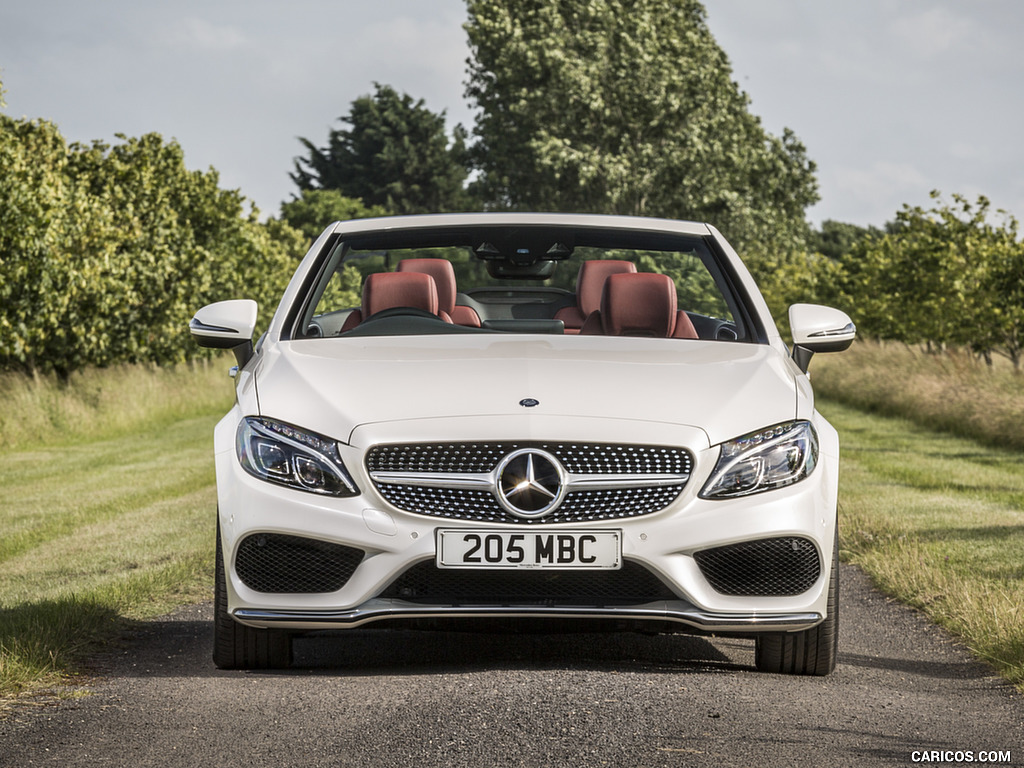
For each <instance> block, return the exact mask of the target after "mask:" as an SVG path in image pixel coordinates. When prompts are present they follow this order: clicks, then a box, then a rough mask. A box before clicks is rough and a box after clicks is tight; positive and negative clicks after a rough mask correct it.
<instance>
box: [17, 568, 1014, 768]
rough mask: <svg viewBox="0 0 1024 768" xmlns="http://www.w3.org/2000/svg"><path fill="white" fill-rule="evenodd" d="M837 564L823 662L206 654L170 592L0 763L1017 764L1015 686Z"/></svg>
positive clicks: (444, 652) (523, 639)
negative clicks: (838, 596)
mask: <svg viewBox="0 0 1024 768" xmlns="http://www.w3.org/2000/svg"><path fill="white" fill-rule="evenodd" d="M842 578H843V585H842V609H841V613H840V615H841V617H842V630H841V631H842V641H841V642H842V646H841V654H840V657H839V666H838V668H837V670H836V672H835V673H834V675H832V676H831V677H828V678H791V677H781V676H775V675H767V674H759V673H757V672H754V671H753V669H752V664H753V644H752V643H751V642H749V641H737V640H717V639H716V640H706V639H702V638H691V637H686V636H653V637H648V636H641V635H476V634H462V633H450V634H449V633H426V632H405V631H396V632H384V633H382V632H372V631H358V632H353V633H350V634H347V635H342V636H337V635H335V636H333V637H325V636H319V637H310V638H306V639H303V640H300V641H297V642H296V660H297V662H298V664H299V665H300V666H299V668H298V669H294V670H289V671H287V672H273V673H255V672H222V671H219V670H217V669H215V668H214V667H213V664H212V662H211V661H210V642H211V620H212V606H210V605H205V606H198V607H192V608H187V609H184V610H182V611H180V612H178V613H176V614H175V615H173V616H171V617H168V618H165V619H162V620H158V621H154V622H149V623H146V624H144V625H142V626H141V627H139V629H138V631H137V632H135V633H134V634H133V635H132V637H130V638H129V639H128V641H127V642H126V643H124V644H122V645H121V646H120V647H118V648H116V649H112V650H111V651H110V652H109V653H107V654H105V655H104V656H103V657H102V658H100V659H98V660H97V670H98V674H97V677H96V679H95V680H94V681H92V682H91V683H90V685H89V686H88V692H89V694H90V695H87V696H83V697H81V698H77V699H73V700H68V701H64V702H63V703H60V704H57V705H48V706H38V705H34V706H28V705H22V706H18V707H17V708H16V709H15V710H14V712H13V713H12V714H11V715H9V716H8V717H6V718H5V719H3V720H0V766H3V767H4V768H6V767H8V766H11V767H13V766H19V767H20V766H37V765H42V766H56V765H59V766H63V767H70V768H83V767H85V766H160V767H161V768H170V767H173V766H275V767H278V766H303V767H305V766H360V768H375V767H376V766H400V767H401V768H429V767H430V766H458V767H459V768H462V767H464V766H484V767H490V766H494V767H495V768H497V767H498V766H552V767H558V768H562V767H563V766H604V765H607V766H758V765H765V766H789V765H794V766H795V765H801V766H857V767H858V768H859V767H860V766H875V765H884V766H892V765H949V764H956V763H955V762H954V761H955V759H956V758H957V757H963V758H965V759H966V758H968V756H970V757H973V763H970V764H975V765H978V764H984V763H983V762H982V759H983V758H984V757H988V755H986V754H983V753H988V752H990V751H994V752H996V753H997V754H996V755H995V756H994V757H995V759H996V762H994V763H989V764H996V765H1024V698H1022V697H1021V695H1020V694H1018V693H1016V692H1015V691H1014V690H1013V689H1012V688H1010V687H1009V686H1007V685H1005V684H1003V683H1001V682H1000V681H999V680H998V679H996V678H994V677H993V676H992V673H991V670H990V669H988V668H987V667H985V666H983V665H981V664H978V663H976V662H974V661H972V660H971V659H970V657H969V656H968V655H967V654H966V652H965V651H963V650H962V649H961V648H959V647H957V646H956V645H955V644H954V643H952V642H951V641H950V640H949V639H948V638H947V637H946V636H945V635H944V633H942V632H941V631H940V630H937V629H936V628H934V627H933V626H931V625H930V624H929V623H927V622H926V621H925V620H923V619H922V618H921V617H919V616H918V615H916V614H915V613H913V612H912V611H910V610H908V609H906V608H903V607H901V606H898V605H895V604H893V603H891V602H889V601H887V600H886V599H885V598H883V597H881V596H880V595H878V594H877V593H876V592H874V591H873V590H871V589H870V587H869V586H868V584H867V582H866V580H865V578H864V577H863V576H862V575H861V574H860V573H859V572H858V571H856V570H854V569H852V568H849V567H847V566H844V567H843V571H842ZM922 751H924V752H926V753H927V754H925V755H924V757H925V758H926V759H925V760H921V758H922V755H921V754H920V753H921V752H922ZM932 752H935V753H937V754H931V753H932ZM958 752H959V753H962V754H960V755H957V753H958ZM1007 752H1008V753H1009V761H1006V760H1005V759H1004V758H1005V757H1006V754H1005V753H1007ZM942 753H948V754H942ZM967 753H970V755H968V754H967ZM998 753H1003V754H998ZM936 758H937V759H936ZM943 758H950V760H943ZM963 764H968V763H967V762H964V763H963Z"/></svg>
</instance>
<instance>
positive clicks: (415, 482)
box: [366, 441, 693, 525]
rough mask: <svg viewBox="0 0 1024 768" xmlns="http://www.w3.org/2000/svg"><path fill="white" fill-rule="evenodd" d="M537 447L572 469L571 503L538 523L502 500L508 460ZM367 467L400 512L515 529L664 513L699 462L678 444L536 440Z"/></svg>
mask: <svg viewBox="0 0 1024 768" xmlns="http://www.w3.org/2000/svg"><path fill="white" fill-rule="evenodd" d="M528 448H532V449H537V450H541V451H545V452H547V453H549V454H550V455H551V456H554V457H555V458H556V459H557V460H558V461H559V463H560V464H561V465H562V467H563V468H564V469H565V485H566V494H565V499H564V501H563V502H562V503H561V505H560V506H558V507H557V508H555V509H554V510H552V511H551V512H550V513H548V514H545V515H543V516H537V517H530V518H526V517H519V516H517V515H514V514H511V513H510V512H509V511H507V510H506V509H505V508H503V505H502V504H501V503H500V502H499V500H498V497H497V491H496V489H497V484H498V477H497V467H498V465H499V464H500V462H501V460H502V459H503V458H504V457H505V456H507V455H508V454H510V453H512V452H514V451H518V450H522V449H528ZM366 467H367V471H368V473H369V475H370V478H371V480H372V481H373V484H374V487H375V488H376V489H377V491H378V492H379V493H380V494H381V496H383V497H384V499H385V500H387V501H388V502H389V503H390V504H392V505H394V506H395V507H397V508H399V509H401V510H404V511H406V512H412V513H414V514H420V515H429V516H432V517H441V518H446V519H458V520H472V521H475V522H495V523H502V524H513V525H523V524H526V525H535V524H546V525H551V524H557V523H569V522H590V521H595V520H610V519H622V518H629V517H637V516H641V515H648V514H652V513H654V512H659V511H661V510H663V509H665V508H666V507H667V506H669V505H670V504H671V503H672V502H673V501H675V500H676V498H678V496H679V494H680V493H682V491H683V488H685V487H686V483H687V482H688V480H689V478H690V473H691V471H692V467H693V458H692V456H691V454H690V453H689V451H687V450H685V449H683V448H678V447H674V446H645V445H612V444H607V443H577V442H571V443H568V442H567V443H554V442H533V441H515V442H513V441H509V442H495V443H485V442H473V443H423V444H385V445H378V446H374V447H373V448H371V449H370V450H369V451H368V452H367V455H366Z"/></svg>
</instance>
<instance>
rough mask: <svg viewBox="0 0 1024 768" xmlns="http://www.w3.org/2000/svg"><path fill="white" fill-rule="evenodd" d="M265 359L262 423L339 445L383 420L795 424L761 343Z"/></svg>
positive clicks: (391, 351) (287, 347) (567, 341)
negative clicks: (298, 429) (285, 425)
mask: <svg viewBox="0 0 1024 768" xmlns="http://www.w3.org/2000/svg"><path fill="white" fill-rule="evenodd" d="M260 358H261V359H260V361H259V364H258V366H257V369H256V371H255V376H256V389H257V394H258V401H259V410H260V413H261V415H263V416H267V417H270V418H275V419H280V420H282V421H287V422H289V423H293V424H296V425H298V426H303V427H306V428H308V429H312V430H315V431H317V432H319V433H321V434H324V435H328V436H331V437H333V438H335V439H338V440H341V441H343V442H349V441H350V438H351V435H352V433H353V432H354V431H355V430H356V429H357V428H358V427H360V426H365V425H369V424H375V423H380V422H401V421H408V420H414V419H446V420H451V419H455V418H458V417H477V418H478V419H479V418H480V417H503V418H502V419H501V420H500V421H501V423H502V424H503V425H505V426H503V429H505V428H507V425H508V423H509V422H508V418H509V417H518V418H521V419H523V420H526V421H528V420H530V419H533V418H537V417H553V416H554V417H587V418H589V419H595V418H596V419H600V418H604V419H611V418H614V419H619V420H631V421H638V422H657V423H661V424H672V425H679V426H687V427H695V428H698V429H701V430H703V431H704V433H705V434H706V435H707V437H708V441H709V443H710V444H712V445H713V444H715V443H718V442H721V441H723V440H728V439H730V438H733V437H736V436H738V435H741V434H745V433H747V432H750V431H752V430H755V429H759V428H761V427H764V426H768V425H771V424H774V423H778V422H782V421H786V420H789V419H792V418H794V417H795V416H796V413H797V400H798V391H799V390H798V388H797V387H796V386H795V382H794V374H793V371H792V369H791V368H790V366H789V365H788V364H787V363H786V361H785V359H784V358H783V357H782V356H781V355H780V354H779V352H778V351H776V350H775V349H774V348H772V347H770V346H767V345H762V344H739V343H728V342H712V341H680V340H676V339H635V338H629V339H625V338H607V337H600V336H595V337H579V336H569V337H538V336H515V337H509V336H500V337H496V336H490V335H487V336H484V335H470V334H465V335H462V334H459V335H445V336H415V337H412V336H399V337H395V336H392V337H379V336H378V337H361V338H349V339H345V338H339V339H311V340H302V341H286V342H280V343H277V344H268V345H267V346H266V347H265V349H264V351H263V354H261V355H260ZM530 401H536V404H535V405H533V404H530ZM496 423H497V422H496ZM528 432H529V431H528V429H527V428H526V426H525V425H524V427H523V430H522V433H523V434H528ZM502 436H503V435H495V437H502ZM638 438H639V439H643V438H642V437H639V435H638Z"/></svg>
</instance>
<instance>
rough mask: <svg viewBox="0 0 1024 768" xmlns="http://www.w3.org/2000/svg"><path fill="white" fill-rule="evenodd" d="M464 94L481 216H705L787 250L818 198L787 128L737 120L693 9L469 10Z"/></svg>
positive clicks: (624, 3)
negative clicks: (777, 132)
mask: <svg viewBox="0 0 1024 768" xmlns="http://www.w3.org/2000/svg"><path fill="white" fill-rule="evenodd" d="M468 8H469V20H468V22H467V24H466V30H467V33H468V36H469V44H470V50H471V59H470V70H469V81H468V83H467V89H466V94H467V96H468V97H469V98H470V100H471V101H472V103H473V104H474V106H475V107H477V108H478V110H479V112H478V117H477V120H476V125H475V128H474V133H475V135H476V137H477V138H478V142H477V144H475V145H474V147H473V153H474V158H475V161H476V163H477V165H478V167H479V170H480V178H479V180H478V182H477V184H476V187H477V189H478V190H479V192H480V194H481V195H482V196H483V198H484V199H485V200H487V201H488V204H489V205H490V206H491V207H499V208H505V207H507V208H514V209H531V208H532V209H558V210H569V211H579V212H599V213H621V214H635V215H648V216H666V217H671V218H690V219H703V220H707V221H710V222H712V223H714V224H715V225H716V226H718V227H719V229H721V230H722V231H723V232H724V233H725V234H726V236H727V237H729V238H730V240H732V241H733V242H734V243H736V245H737V246H739V247H740V248H742V249H747V250H750V251H753V252H754V253H765V252H768V251H776V250H778V249H779V248H780V247H785V248H799V247H801V246H802V244H803V240H804V237H805V235H806V223H805V218H804V212H805V209H806V208H807V207H808V206H809V205H811V204H812V203H814V202H815V201H816V200H817V187H816V182H815V178H814V170H815V167H814V164H813V163H812V162H811V161H810V160H809V159H808V158H807V156H806V152H805V149H804V147H803V145H802V144H801V143H800V142H799V141H798V140H797V138H796V137H795V136H794V135H793V134H792V133H791V132H790V131H788V130H787V131H785V132H784V133H783V135H782V137H781V138H779V137H775V136H772V135H770V134H768V133H767V132H766V131H765V130H764V128H763V127H762V126H761V123H760V121H759V119H758V118H757V117H755V116H754V115H752V114H751V113H750V112H749V111H748V105H749V99H748V98H747V96H746V94H744V93H743V92H742V91H741V90H740V89H739V87H738V85H737V84H736V83H735V82H733V81H732V79H731V76H732V73H731V68H730V65H729V61H728V59H727V58H726V56H725V54H724V53H723V51H722V50H721V48H719V46H718V44H717V43H716V42H715V40H714V38H713V37H712V35H711V33H710V31H709V30H708V28H707V25H706V23H705V11H704V8H703V6H702V5H701V3H699V2H697V1H696V0H586V1H584V0H517V1H516V2H511V1H510V0H468Z"/></svg>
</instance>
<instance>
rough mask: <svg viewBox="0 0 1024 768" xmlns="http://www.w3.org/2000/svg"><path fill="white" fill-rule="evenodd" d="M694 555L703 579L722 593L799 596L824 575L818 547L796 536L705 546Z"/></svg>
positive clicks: (753, 595) (744, 595)
mask: <svg viewBox="0 0 1024 768" xmlns="http://www.w3.org/2000/svg"><path fill="white" fill-rule="evenodd" d="M693 557H694V559H695V560H696V561H697V565H698V566H699V567H700V571H701V573H702V574H703V575H704V578H705V579H707V580H708V583H709V584H711V586H712V587H713V588H714V590H715V591H716V592H720V593H721V594H723V595H735V596H743V597H783V596H786V595H799V594H801V593H803V592H806V591H807V590H808V589H810V588H811V587H812V586H813V585H814V582H816V581H817V580H818V577H819V576H820V575H821V558H820V557H819V555H818V548H817V547H816V546H815V545H814V542H812V541H809V540H808V539H803V538H799V537H795V536H792V537H784V538H777V539H758V540H757V541H745V542H742V543H740V544H730V545H728V546H725V547H716V548H715V549H705V550H703V551H701V552H697V553H695V554H694V556H693Z"/></svg>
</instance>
